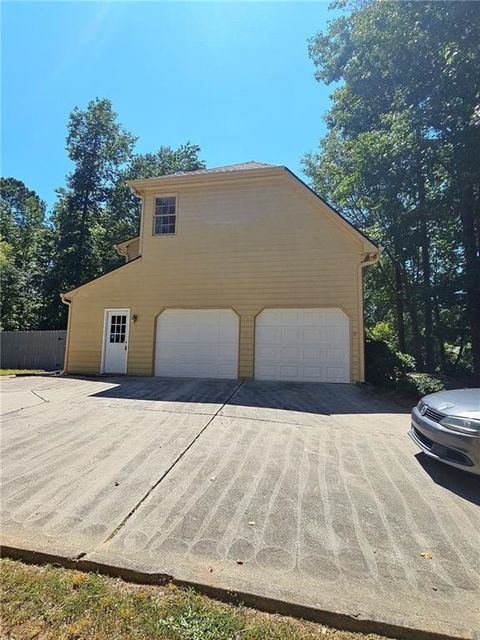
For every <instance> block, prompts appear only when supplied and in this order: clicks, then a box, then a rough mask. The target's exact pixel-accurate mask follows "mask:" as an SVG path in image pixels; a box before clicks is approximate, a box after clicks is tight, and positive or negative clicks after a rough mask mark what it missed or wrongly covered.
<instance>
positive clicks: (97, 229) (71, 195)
mask: <svg viewBox="0 0 480 640" xmlns="http://www.w3.org/2000/svg"><path fill="white" fill-rule="evenodd" d="M135 143H136V138H135V136H133V135H132V134H131V133H129V132H128V131H126V130H125V129H124V128H123V127H122V125H121V124H120V123H119V122H118V118H117V114H116V113H115V112H114V110H113V107H112V104H111V102H110V101H109V100H107V99H99V98H97V99H95V100H93V101H91V102H90V103H89V104H88V106H87V108H86V109H85V110H84V111H83V110H81V109H78V108H75V109H74V110H73V112H72V113H71V114H70V118H69V123H68V135H67V151H68V155H69V158H70V160H71V161H72V162H73V164H74V168H73V171H72V172H71V173H70V174H69V175H68V176H67V180H66V186H65V187H62V188H60V189H58V191H57V193H58V200H57V202H56V204H55V207H54V211H53V226H52V231H51V233H49V234H48V236H47V238H46V247H47V250H46V269H47V271H48V272H49V278H48V279H47V280H46V281H45V286H44V291H45V296H46V304H45V307H46V310H45V314H46V317H47V318H48V322H49V324H50V326H51V327H62V326H64V324H65V321H66V309H65V307H64V305H62V304H61V302H60V297H59V295H60V293H62V292H65V291H68V290H69V289H72V288H73V287H75V286H78V285H80V284H82V283H83V282H85V281H87V280H89V279H91V278H94V277H96V276H98V275H100V274H101V273H104V272H105V271H108V270H109V269H111V268H113V267H115V266H117V265H119V264H121V263H122V259H121V258H120V256H118V255H117V254H116V252H115V249H114V244H115V243H117V242H120V241H121V240H125V239H126V238H128V237H131V236H134V235H136V234H137V233H138V229H139V201H138V198H135V196H134V195H133V194H132V193H131V191H130V189H129V188H128V186H127V184H126V180H129V179H133V178H140V177H145V178H148V177H152V176H158V175H165V174H167V173H175V172H176V171H191V170H194V169H199V168H202V167H204V166H205V165H204V163H203V162H202V161H201V160H199V158H198V154H199V151H200V148H199V147H198V146H196V145H193V144H191V143H188V142H187V143H186V144H184V145H181V146H180V147H179V148H178V149H172V148H170V147H160V149H159V150H158V151H157V152H156V153H146V154H135V153H134V146H135Z"/></svg>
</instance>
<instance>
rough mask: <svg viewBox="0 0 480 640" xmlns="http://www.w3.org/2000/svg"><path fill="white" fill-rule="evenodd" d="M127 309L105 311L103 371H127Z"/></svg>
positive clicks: (128, 318)
mask: <svg viewBox="0 0 480 640" xmlns="http://www.w3.org/2000/svg"><path fill="white" fill-rule="evenodd" d="M129 326H130V310H129V309H107V310H106V311H105V334H104V339H103V344H104V351H103V368H102V371H103V373H127V355H128V331H129Z"/></svg>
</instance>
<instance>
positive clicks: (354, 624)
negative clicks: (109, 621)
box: [0, 545, 480, 640]
mask: <svg viewBox="0 0 480 640" xmlns="http://www.w3.org/2000/svg"><path fill="white" fill-rule="evenodd" d="M0 556H1V557H8V558H11V559H13V560H21V561H23V562H26V563H30V564H40V565H42V564H52V565H58V566H61V567H63V568H65V569H75V570H77V571H85V572H94V573H99V574H101V575H105V576H109V577H112V578H121V579H123V580H125V581H127V582H132V583H136V584H144V585H162V584H163V585H164V584H174V585H176V586H178V587H184V588H192V589H195V590H196V591H198V592H199V593H202V594H204V595H206V596H208V597H210V598H213V599H215V600H219V601H221V602H226V603H228V604H234V605H239V604H242V605H245V606H247V607H251V608H253V609H258V610H260V611H265V612H267V613H277V614H280V615H283V616H290V617H293V618H301V619H303V620H308V621H311V622H317V623H322V624H326V625H328V626H331V627H334V628H336V629H340V630H344V631H352V632H356V633H365V634H368V633H376V634H378V635H383V636H387V637H390V638H398V639H399V640H400V639H401V640H480V635H479V634H478V632H476V631H472V632H471V633H469V634H468V635H450V634H443V633H437V632H434V631H429V630H428V629H419V628H414V627H411V626H409V625H408V623H405V625H400V624H398V623H389V622H388V621H385V620H375V619H373V618H362V617H357V616H355V615H348V614H346V613H341V612H337V611H329V610H324V609H317V608H314V607H308V606H305V605H300V604H297V603H294V602H288V601H285V600H278V599H275V598H268V597H265V596H260V595H258V594H255V593H251V592H246V591H232V590H226V589H222V588H220V587H213V586H211V585H206V584H202V583H199V582H194V581H188V580H178V579H176V578H175V577H174V576H172V575H168V574H165V573H152V572H148V571H140V570H137V569H129V568H127V567H120V566H115V565H112V564H107V563H103V562H97V561H93V560H88V559H83V554H81V557H77V558H75V557H67V556H62V555H59V554H51V553H44V552H41V551H32V550H29V549H22V548H19V547H12V546H8V545H0Z"/></svg>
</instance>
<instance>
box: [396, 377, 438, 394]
mask: <svg viewBox="0 0 480 640" xmlns="http://www.w3.org/2000/svg"><path fill="white" fill-rule="evenodd" d="M395 389H396V390H397V391H398V392H399V393H401V394H402V395H404V396H407V397H408V398H412V399H413V398H416V399H419V398H421V397H422V396H426V395H427V394H429V393H436V392H437V391H444V390H445V385H444V384H443V382H442V381H441V380H439V379H438V378H435V377H433V376H431V375H429V374H428V373H407V374H406V375H404V376H403V377H401V378H400V379H399V380H398V382H397V384H396V386H395Z"/></svg>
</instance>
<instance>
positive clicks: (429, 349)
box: [418, 162, 435, 372]
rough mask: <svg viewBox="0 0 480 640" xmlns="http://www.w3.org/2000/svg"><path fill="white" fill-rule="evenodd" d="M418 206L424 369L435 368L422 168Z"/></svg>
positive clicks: (428, 251) (429, 265)
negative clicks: (423, 326)
mask: <svg viewBox="0 0 480 640" xmlns="http://www.w3.org/2000/svg"><path fill="white" fill-rule="evenodd" d="M418 205H419V213H420V247H421V253H422V272H423V304H424V315H425V369H426V370H427V371H430V372H431V371H433V370H434V368H435V353H434V335H433V303H432V269H431V264H430V236H429V232H428V225H427V215H426V214H427V212H426V210H425V208H426V198H425V180H424V177H423V175H422V167H421V164H420V162H419V168H418Z"/></svg>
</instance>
